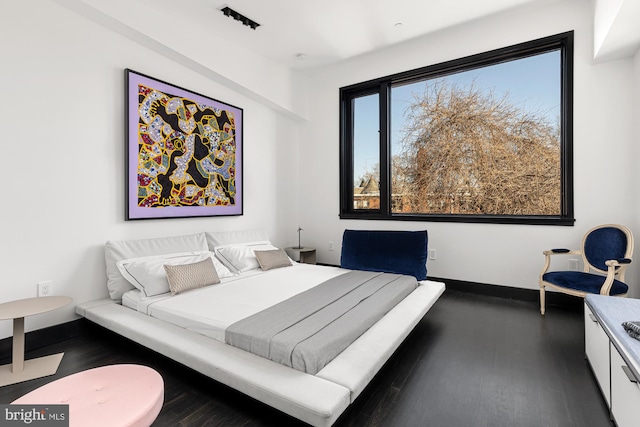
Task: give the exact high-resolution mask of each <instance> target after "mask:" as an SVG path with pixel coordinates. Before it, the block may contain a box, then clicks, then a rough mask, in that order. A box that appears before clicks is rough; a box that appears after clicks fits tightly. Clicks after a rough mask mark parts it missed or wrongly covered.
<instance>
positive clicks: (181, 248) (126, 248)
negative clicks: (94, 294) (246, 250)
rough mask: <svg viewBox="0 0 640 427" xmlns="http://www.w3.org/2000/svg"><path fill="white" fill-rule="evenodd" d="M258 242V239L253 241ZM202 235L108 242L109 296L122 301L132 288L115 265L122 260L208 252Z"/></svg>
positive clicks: (106, 259)
mask: <svg viewBox="0 0 640 427" xmlns="http://www.w3.org/2000/svg"><path fill="white" fill-rule="evenodd" d="M254 240H260V239H254ZM208 250H209V247H208V246H207V239H206V237H205V234H204V233H199V234H190V235H187V236H173V237H158V238H155V239H139V240H110V241H108V242H107V243H106V245H105V248H104V258H105V262H106V267H107V278H108V281H107V287H108V288H109V296H110V297H111V298H112V299H114V300H119V299H122V295H123V294H124V293H125V292H127V291H129V290H131V289H134V287H133V286H132V285H131V283H129V282H128V281H127V280H125V278H124V277H122V274H120V271H119V270H118V267H117V266H116V263H117V262H118V261H120V260H123V259H131V258H139V257H143V256H152V255H163V254H171V253H182V252H196V251H208Z"/></svg>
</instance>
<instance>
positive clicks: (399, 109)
mask: <svg viewBox="0 0 640 427" xmlns="http://www.w3.org/2000/svg"><path fill="white" fill-rule="evenodd" d="M572 86H573V32H568V33H563V34H558V35H555V36H550V37H546V38H543V39H539V40H534V41H531V42H527V43H522V44H519V45H515V46H510V47H506V48H503V49H498V50H495V51H491V52H486V53H481V54H478V55H473V56H470V57H466V58H462V59H458V60H454V61H449V62H446V63H442V64H437V65H433V66H429V67H425V68H421V69H418V70H413V71H408V72H404V73H400V74H397V75H393V76H388V77H384V78H380V79H376V80H372V81H368V82H364V83H359V84H356V85H352V86H349V87H345V88H341V89H340V103H341V105H340V116H341V117H340V132H341V134H340V150H341V152H340V154H341V157H340V191H341V194H340V217H341V218H360V219H398V220H422V221H452V222H453V221H459V222H491V223H524V224H555V225H573V222H574V218H573V182H572V100H573V93H572Z"/></svg>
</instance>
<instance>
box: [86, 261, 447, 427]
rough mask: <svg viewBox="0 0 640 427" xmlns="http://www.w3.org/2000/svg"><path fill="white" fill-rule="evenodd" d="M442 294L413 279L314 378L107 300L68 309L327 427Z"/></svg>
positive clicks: (436, 284) (431, 284)
mask: <svg viewBox="0 0 640 427" xmlns="http://www.w3.org/2000/svg"><path fill="white" fill-rule="evenodd" d="M107 264H109V260H108V259H107ZM444 289H445V285H444V284H443V283H440V282H432V281H422V282H420V286H418V288H417V289H416V290H415V291H413V292H412V293H411V294H410V295H409V296H407V297H406V298H405V299H404V300H402V301H401V302H400V303H399V304H398V305H397V306H396V307H394V308H393V309H392V310H391V311H389V312H388V313H387V314H386V315H385V316H384V317H383V318H382V319H381V320H379V321H378V322H377V323H376V324H374V325H373V326H372V327H371V328H370V329H369V330H368V331H367V332H365V333H364V334H363V335H361V336H360V337H359V338H358V339H357V340H356V341H355V342H354V343H352V344H351V345H350V346H349V347H348V348H347V349H346V350H344V351H343V352H342V353H341V354H339V355H338V356H337V357H336V358H335V359H334V360H333V361H331V362H330V363H329V364H328V365H326V366H325V367H324V368H323V369H322V370H321V371H320V372H318V373H317V374H316V375H310V374H307V373H304V372H301V371H297V370H295V369H292V368H289V367H286V366H284V365H281V364H278V363H275V362H272V361H270V360H268V359H265V358H262V357H259V356H256V355H254V354H251V353H248V352H246V351H243V350H240V349H238V348H235V347H232V346H229V345H227V344H224V343H222V342H220V341H216V340H214V339H212V338H209V337H206V336H204V335H201V334H199V333H196V332H192V331H189V330H186V329H184V328H181V327H179V326H176V325H173V324H170V323H168V322H165V321H163V320H159V319H156V318H153V317H150V316H148V315H145V314H142V313H139V312H137V311H135V310H133V309H130V308H127V307H124V306H122V305H121V304H120V302H118V301H116V300H113V299H109V298H105V299H101V300H96V301H89V302H85V303H82V304H79V305H78V306H77V307H76V312H77V313H78V314H79V315H81V316H83V317H85V318H86V319H88V320H90V321H92V322H94V323H96V324H98V325H100V326H102V327H104V328H106V329H109V330H111V331H113V332H116V333H118V334H120V335H122V336H124V337H126V338H128V339H130V340H132V341H135V342H137V343H139V344H141V345H143V346H145V347H148V348H150V349H152V350H154V351H156V352H158V353H160V354H162V355H164V356H166V357H169V358H170V359H173V360H175V361H177V362H179V363H181V364H183V365H185V366H188V367H190V368H192V369H194V370H196V371H198V372H200V373H201V374H203V375H206V376H208V377H210V378H212V379H214V380H216V381H219V382H221V383H223V384H226V385H227V386H229V387H231V388H234V389H236V390H238V391H240V392H242V393H244V394H246V395H248V396H251V397H252V398H254V399H257V400H258V401H260V402H263V403H265V404H267V405H269V406H271V407H273V408H276V409H278V410H280V411H282V412H284V413H286V414H289V415H291V416H292V417H295V418H297V419H299V420H302V421H304V422H306V423H308V424H311V425H313V426H330V425H332V424H333V423H335V421H336V420H337V419H338V417H339V416H340V415H341V414H342V413H343V412H344V411H345V410H346V408H347V407H348V406H349V405H350V404H351V403H352V402H353V401H354V400H355V399H356V398H357V397H358V396H359V395H360V393H361V392H362V391H363V390H364V388H365V387H366V386H367V384H368V383H369V382H370V381H371V379H372V378H373V377H374V376H375V375H376V373H377V372H378V371H379V370H380V368H382V366H383V365H384V363H385V362H386V361H387V360H388V359H389V358H390V357H391V355H392V354H393V352H394V351H395V350H396V349H397V348H398V347H399V346H400V344H401V343H402V342H403V341H404V339H405V338H406V337H407V336H408V335H409V333H410V332H411V331H412V330H413V329H414V327H415V326H416V325H417V324H418V322H419V321H420V320H421V319H422V318H423V317H424V315H425V314H426V313H427V312H428V311H429V309H430V308H431V307H432V306H433V304H434V303H435V302H436V300H437V299H438V298H439V297H440V295H442V293H443V292H444Z"/></svg>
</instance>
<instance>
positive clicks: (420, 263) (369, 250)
mask: <svg viewBox="0 0 640 427" xmlns="http://www.w3.org/2000/svg"><path fill="white" fill-rule="evenodd" d="M427 243H428V236H427V230H421V231H382V230H345V231H344V234H343V236H342V253H341V255H340V266H341V267H342V268H347V269H350V270H365V271H384V272H388V273H397V274H406V275H408V276H415V278H416V279H418V280H426V278H427Z"/></svg>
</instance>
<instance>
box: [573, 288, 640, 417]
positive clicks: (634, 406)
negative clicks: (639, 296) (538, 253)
mask: <svg viewBox="0 0 640 427" xmlns="http://www.w3.org/2000/svg"><path fill="white" fill-rule="evenodd" d="M635 319H640V300H632V299H627V298H617V297H609V296H602V295H589V296H587V299H586V303H585V307H584V340H585V354H586V356H587V359H588V360H589V364H590V365H591V368H592V369H593V373H594V375H595V377H596V380H597V381H598V385H599V386H600V389H601V390H602V395H603V396H604V398H605V400H606V401H607V406H608V407H609V409H610V410H611V417H612V419H613V420H614V421H615V423H616V425H617V426H618V427H640V412H639V411H638V408H640V386H639V385H638V380H639V379H640V374H639V373H640V342H638V341H637V340H635V339H633V338H631V337H630V336H629V335H628V334H627V333H626V332H625V331H624V328H623V327H622V323H623V322H624V321H627V320H635Z"/></svg>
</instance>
